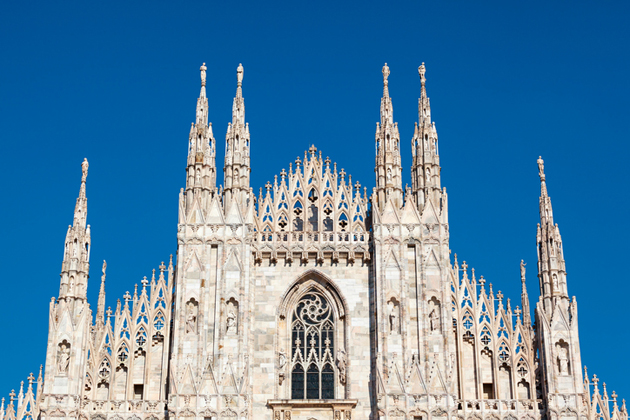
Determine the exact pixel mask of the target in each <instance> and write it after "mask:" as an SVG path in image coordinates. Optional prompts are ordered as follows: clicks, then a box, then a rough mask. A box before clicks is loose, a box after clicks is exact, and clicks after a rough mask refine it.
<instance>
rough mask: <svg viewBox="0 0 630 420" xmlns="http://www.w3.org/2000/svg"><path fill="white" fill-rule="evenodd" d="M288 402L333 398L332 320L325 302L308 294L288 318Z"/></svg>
mask: <svg viewBox="0 0 630 420" xmlns="http://www.w3.org/2000/svg"><path fill="white" fill-rule="evenodd" d="M290 319H291V359H290V360H291V362H292V365H291V398H292V399H296V400H302V399H309V400H310V399H313V400H318V399H334V398H335V358H334V354H335V344H336V343H335V338H334V336H335V319H334V314H333V308H332V306H331V304H330V303H329V302H328V301H327V300H326V298H325V297H324V296H323V295H322V294H321V293H319V292H318V291H315V290H312V289H311V290H310V291H309V292H308V293H307V294H305V295H304V296H302V298H301V299H300V300H299V301H298V303H297V305H296V306H295V309H294V310H293V312H292V315H291V318H290Z"/></svg>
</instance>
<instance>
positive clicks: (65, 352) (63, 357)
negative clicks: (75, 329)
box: [57, 344, 70, 374]
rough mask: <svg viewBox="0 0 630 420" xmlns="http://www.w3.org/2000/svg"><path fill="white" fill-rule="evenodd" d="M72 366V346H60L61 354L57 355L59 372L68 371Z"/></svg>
mask: <svg viewBox="0 0 630 420" xmlns="http://www.w3.org/2000/svg"><path fill="white" fill-rule="evenodd" d="M69 367H70V348H69V346H68V345H66V344H61V345H60V346H59V355H58V356H57V373H60V374H65V373H68V368H69Z"/></svg>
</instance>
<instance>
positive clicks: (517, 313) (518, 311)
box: [514, 306, 523, 318]
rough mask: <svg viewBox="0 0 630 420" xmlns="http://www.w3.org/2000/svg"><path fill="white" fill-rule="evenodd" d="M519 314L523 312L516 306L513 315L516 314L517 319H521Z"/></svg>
mask: <svg viewBox="0 0 630 420" xmlns="http://www.w3.org/2000/svg"><path fill="white" fill-rule="evenodd" d="M521 312H523V311H521V309H520V308H519V307H518V306H517V307H516V309H514V313H515V314H516V317H517V318H520V317H521Z"/></svg>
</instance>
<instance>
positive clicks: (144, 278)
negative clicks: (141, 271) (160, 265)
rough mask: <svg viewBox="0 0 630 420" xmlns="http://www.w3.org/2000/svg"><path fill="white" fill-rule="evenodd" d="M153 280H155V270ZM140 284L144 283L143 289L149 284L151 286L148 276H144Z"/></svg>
mask: <svg viewBox="0 0 630 420" xmlns="http://www.w3.org/2000/svg"><path fill="white" fill-rule="evenodd" d="M153 279H154V280H155V270H153ZM140 283H142V287H143V288H146V287H147V284H149V280H147V276H144V277H143V278H142V280H140Z"/></svg>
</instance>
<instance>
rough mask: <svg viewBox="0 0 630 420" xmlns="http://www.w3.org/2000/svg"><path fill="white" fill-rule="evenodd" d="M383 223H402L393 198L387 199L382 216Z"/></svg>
mask: <svg viewBox="0 0 630 420" xmlns="http://www.w3.org/2000/svg"><path fill="white" fill-rule="evenodd" d="M381 223H382V224H384V225H388V224H399V223H400V219H399V218H398V214H397V212H396V210H395V209H394V205H393V203H392V200H387V203H386V204H385V209H384V210H383V214H382V216H381Z"/></svg>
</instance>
